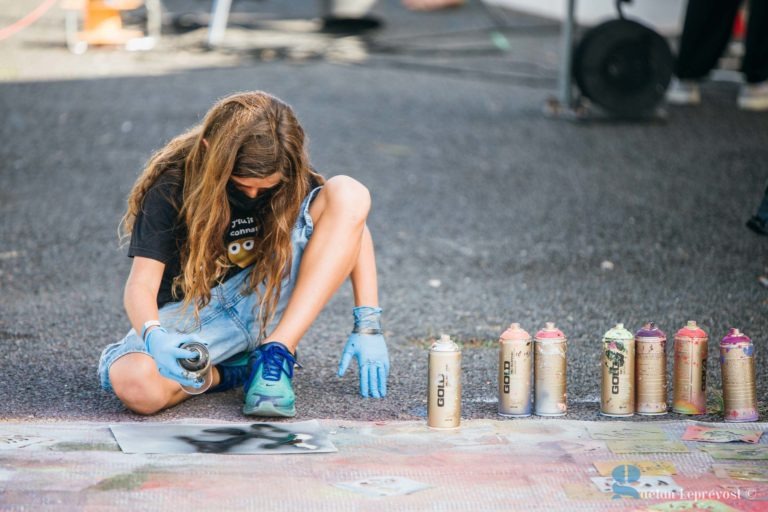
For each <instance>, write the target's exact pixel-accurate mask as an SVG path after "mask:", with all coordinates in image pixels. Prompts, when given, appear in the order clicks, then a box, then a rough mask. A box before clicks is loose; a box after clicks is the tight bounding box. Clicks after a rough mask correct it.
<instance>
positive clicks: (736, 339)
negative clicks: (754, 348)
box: [720, 328, 752, 345]
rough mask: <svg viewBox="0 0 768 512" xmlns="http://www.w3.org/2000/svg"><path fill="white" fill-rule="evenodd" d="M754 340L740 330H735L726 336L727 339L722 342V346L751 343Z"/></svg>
mask: <svg viewBox="0 0 768 512" xmlns="http://www.w3.org/2000/svg"><path fill="white" fill-rule="evenodd" d="M751 342H752V340H751V339H749V337H748V336H747V335H746V334H744V333H743V332H741V331H740V330H738V329H737V328H733V329H731V330H729V331H728V334H726V335H725V338H723V339H722V341H720V343H721V344H722V345H735V344H736V343H751Z"/></svg>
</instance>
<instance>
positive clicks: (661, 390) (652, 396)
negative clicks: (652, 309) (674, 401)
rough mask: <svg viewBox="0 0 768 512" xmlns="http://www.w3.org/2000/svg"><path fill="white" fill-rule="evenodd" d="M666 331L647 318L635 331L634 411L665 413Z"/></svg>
mask: <svg viewBox="0 0 768 512" xmlns="http://www.w3.org/2000/svg"><path fill="white" fill-rule="evenodd" d="M666 348H667V335H666V334H664V332H663V331H661V329H659V328H657V327H656V325H655V324H654V323H653V322H649V323H647V324H645V325H644V326H643V328H642V329H640V330H639V331H637V332H636V333H635V377H636V381H635V397H636V398H635V411H636V412H637V414H643V415H659V414H666V413H667V351H666Z"/></svg>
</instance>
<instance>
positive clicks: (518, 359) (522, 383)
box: [499, 323, 533, 417]
mask: <svg viewBox="0 0 768 512" xmlns="http://www.w3.org/2000/svg"><path fill="white" fill-rule="evenodd" d="M532 348H533V345H532V343H531V335H530V334H528V333H527V332H526V331H525V330H524V329H522V328H521V327H520V324H518V323H514V324H512V325H510V326H509V328H508V329H507V330H506V331H504V332H503V333H502V334H501V336H500V337H499V414H500V415H502V416H512V417H523V416H530V415H531V407H532V405H533V402H532V400H533V396H532V395H531V391H532V385H531V384H532V383H531V377H532V376H533V375H532V374H533V372H532V368H531V362H532V354H531V349H532Z"/></svg>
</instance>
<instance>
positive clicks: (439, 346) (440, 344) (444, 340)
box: [430, 334, 459, 352]
mask: <svg viewBox="0 0 768 512" xmlns="http://www.w3.org/2000/svg"><path fill="white" fill-rule="evenodd" d="M430 350H434V351H435V352H456V351H458V350H459V346H458V345H456V343H454V342H453V340H451V337H450V336H448V335H447V334H441V335H440V339H438V340H435V342H434V343H433V344H432V347H431V348H430Z"/></svg>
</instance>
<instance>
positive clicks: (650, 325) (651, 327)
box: [635, 322, 667, 340]
mask: <svg viewBox="0 0 768 512" xmlns="http://www.w3.org/2000/svg"><path fill="white" fill-rule="evenodd" d="M635 338H663V339H665V340H666V339H667V335H666V334H664V331H662V330H661V329H659V328H658V327H657V326H656V323H655V322H647V323H646V324H645V325H644V326H643V327H642V328H640V329H639V330H638V331H637V332H636V333H635Z"/></svg>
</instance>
